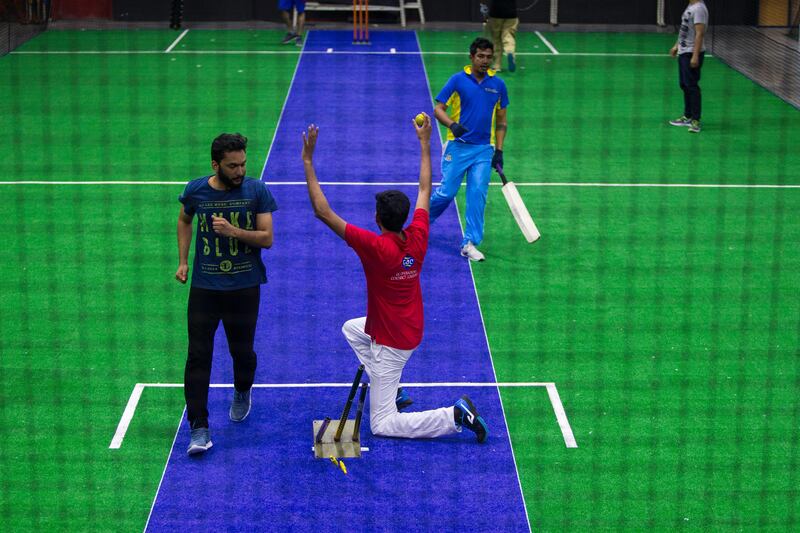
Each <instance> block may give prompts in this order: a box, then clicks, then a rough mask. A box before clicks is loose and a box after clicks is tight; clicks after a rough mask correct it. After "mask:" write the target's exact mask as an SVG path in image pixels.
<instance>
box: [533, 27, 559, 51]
mask: <svg viewBox="0 0 800 533" xmlns="http://www.w3.org/2000/svg"><path fill="white" fill-rule="evenodd" d="M534 33H536V36H537V37H539V39H541V40H542V42H543V43H544V44H545V46H547V48H549V49H550V51H551V52H553V54H554V55H559V52H558V50H556V47H555V46H553V45H552V44H551V43H550V41H548V40H547V39H546V38H545V36H544V35H542V34H541V32H539V31H536V32H534Z"/></svg>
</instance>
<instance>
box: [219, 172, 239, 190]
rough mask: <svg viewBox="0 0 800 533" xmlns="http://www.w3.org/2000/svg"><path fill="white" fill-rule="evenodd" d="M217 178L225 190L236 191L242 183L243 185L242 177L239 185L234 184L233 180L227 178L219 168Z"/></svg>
mask: <svg viewBox="0 0 800 533" xmlns="http://www.w3.org/2000/svg"><path fill="white" fill-rule="evenodd" d="M217 177H218V178H219V181H221V182H222V184H223V185H224V186H225V188H226V189H238V188H239V187H241V186H242V183H244V177H243V178H242V180H241V181H240V182H239V183H236V182H234V181H233V179H231V178H229V177H228V176H227V174H225V171H224V170H223V169H222V167H220V169H219V172H217Z"/></svg>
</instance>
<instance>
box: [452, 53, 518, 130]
mask: <svg viewBox="0 0 800 533" xmlns="http://www.w3.org/2000/svg"><path fill="white" fill-rule="evenodd" d="M436 101H437V102H441V103H443V104H445V105H447V106H448V107H449V108H450V109H449V111H448V114H449V115H450V118H452V119H453V120H455V121H456V122H458V123H459V124H461V125H462V126H464V127H465V128H467V130H468V131H467V133H465V134H464V135H463V136H462V137H459V139H458V140H460V141H463V142H465V143H469V144H494V116H495V109H498V108H500V109H505V108H506V107H507V106H508V90H507V89H506V84H505V82H504V81H503V80H501V79H500V78H498V77H497V76H495V72H494V70H489V72H488V75H487V76H486V77H485V78H483V81H481V82H478V80H477V79H475V76H473V75H472V66H471V65H467V66H466V67H464V71H463V72H459V73H457V74H454V75H453V76H452V77H451V78H450V79H449V80H447V83H446V84H445V85H444V87H443V88H442V90H441V91H439V94H438V95H437V96H436ZM447 140H448V141H452V140H455V137H454V136H453V132H451V131H448V132H447Z"/></svg>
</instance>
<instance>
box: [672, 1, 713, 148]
mask: <svg viewBox="0 0 800 533" xmlns="http://www.w3.org/2000/svg"><path fill="white" fill-rule="evenodd" d="M707 28H708V8H707V7H706V4H705V2H703V0H689V5H688V6H686V10H685V11H684V12H683V15H681V29H680V31H679V32H678V42H676V43H675V46H673V47H672V49H671V50H670V51H669V53H670V55H671V56H672V57H676V56H677V57H678V72H679V74H680V86H681V89H682V90H683V115H682V116H680V117H679V118H676V119H675V120H671V121H670V122H669V123H670V124H672V125H673V126H681V127H683V126H688V127H689V133H700V112H701V107H702V106H701V104H702V101H701V96H700V69H701V68H702V67H703V57H704V56H705V51H706V48H705V45H704V43H703V41H704V40H705V39H704V38H705V35H706V29H707Z"/></svg>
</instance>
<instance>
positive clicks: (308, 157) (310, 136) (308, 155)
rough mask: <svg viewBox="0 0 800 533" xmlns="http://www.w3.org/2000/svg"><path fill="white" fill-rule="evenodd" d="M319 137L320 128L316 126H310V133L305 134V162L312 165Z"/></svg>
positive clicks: (303, 155)
mask: <svg viewBox="0 0 800 533" xmlns="http://www.w3.org/2000/svg"><path fill="white" fill-rule="evenodd" d="M318 135H319V127H318V126H315V125H314V124H310V125H309V126H308V132H305V131H304V132H303V154H302V157H303V161H304V162H306V163H311V161H312V159H313V157H314V148H316V146H317V136H318Z"/></svg>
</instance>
